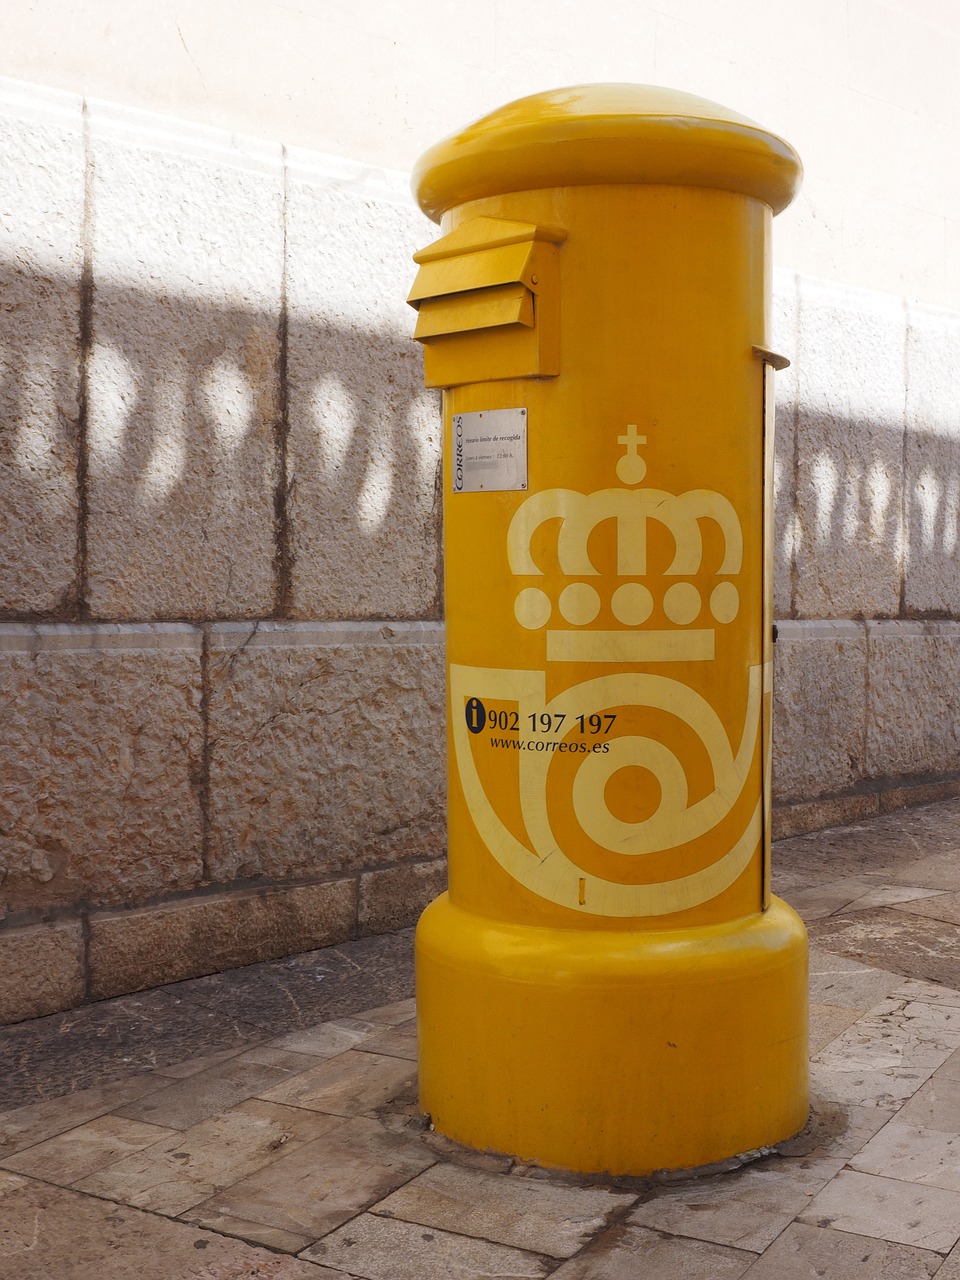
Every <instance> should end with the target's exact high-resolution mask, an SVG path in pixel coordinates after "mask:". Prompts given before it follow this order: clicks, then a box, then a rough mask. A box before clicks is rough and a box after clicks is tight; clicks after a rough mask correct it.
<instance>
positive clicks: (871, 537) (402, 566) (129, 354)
mask: <svg viewBox="0 0 960 1280" xmlns="http://www.w3.org/2000/svg"><path fill="white" fill-rule="evenodd" d="M0 296H2V297H3V299H4V307H5V309H6V313H7V314H6V317H5V318H6V324H5V326H4V328H5V335H4V337H3V340H2V343H0V412H2V414H3V421H4V425H3V431H2V435H0V476H2V483H3V492H4V503H3V508H2V515H0V519H2V552H0V556H2V580H3V588H2V593H0V611H2V612H0V616H2V617H4V618H5V619H7V620H37V619H46V620H64V621H68V620H77V619H93V620H108V621H114V620H115V621H137V620H157V619H189V620H213V619H245V618H316V619H362V618H398V619H417V618H438V617H439V616H440V610H441V601H440V561H439V555H440V553H439V536H438V535H439V525H440V493H439V448H440V440H439V420H438V419H439V415H438V402H437V398H436V397H435V396H434V395H433V394H431V393H427V392H425V391H424V390H423V388H422V378H421V371H420V370H421V366H420V353H419V349H418V348H417V346H416V345H415V344H414V343H413V342H412V341H411V340H410V339H409V338H407V337H406V336H404V335H403V334H402V333H400V332H399V331H398V330H397V329H390V328H387V327H381V328H380V329H371V328H369V327H368V326H364V325H362V324H360V323H356V324H354V323H351V322H350V321H349V319H345V320H344V321H343V322H341V323H324V322H319V321H317V319H316V318H315V317H312V316H304V315H302V314H300V313H299V312H297V311H295V310H293V311H291V312H290V313H288V312H287V310H286V308H285V307H283V306H282V307H281V311H280V314H279V316H276V315H271V314H268V313H266V312H260V311H257V310H244V309H243V308H240V307H232V308H231V307H227V306H223V305H217V304H214V303H206V302H200V301H197V300H195V299H191V298H187V297H183V296H170V295H163V296H160V295H157V296H153V295H151V294H150V293H149V292H147V291H145V290H142V289H134V288H124V287H118V286H116V285H112V284H98V285H97V287H96V289H95V290H94V289H93V288H92V286H90V285H85V286H82V287H81V288H80V289H77V288H72V287H71V286H70V285H69V284H68V283H67V282H65V281H61V280H56V279H40V278H35V277H25V276H23V275H19V274H17V273H15V272H12V271H10V270H9V269H7V270H6V271H4V272H3V273H2V274H0ZM813 319H815V317H813ZM903 333H904V330H903V328H901V344H902V342H903V341H904V338H903ZM868 340H869V333H867V335H866V338H865V341H868ZM805 345H806V346H807V347H809V348H810V352H809V359H807V358H806V357H805V354H804V348H805ZM797 346H798V348H799V350H798V352H797V353H796V365H795V370H794V372H793V373H791V375H790V376H789V379H788V380H787V381H784V382H781V383H780V384H779V395H780V403H779V407H778V422H777V444H776V450H777V484H776V489H777V531H776V548H775V550H776V572H775V580H776V603H775V613H776V614H777V616H779V617H793V618H863V617H867V618H871V617H875V618H896V617H909V618H917V617H920V618H923V617H932V618H954V617H957V616H960V557H958V555H957V545H958V537H960V525H958V520H960V515H958V513H960V432H958V431H957V430H955V429H954V427H953V424H951V423H946V424H945V423H943V422H942V421H941V420H940V419H939V417H938V414H937V412H936V408H935V407H934V409H932V410H930V409H927V410H926V411H925V409H924V403H923V394H924V393H923V389H922V388H921V389H920V390H919V391H917V390H915V391H914V392H912V393H911V390H910V388H909V385H908V389H907V392H906V413H905V416H904V413H903V411H902V406H903V404H904V393H903V391H902V390H901V391H900V392H899V396H900V404H901V414H900V416H899V418H898V417H896V416H894V414H893V413H892V412H890V411H889V409H888V406H887V404H886V402H885V401H884V399H883V397H880V398H879V399H878V406H879V408H878V413H877V416H875V417H873V418H871V417H869V415H868V412H867V410H866V409H864V408H859V409H858V408H857V406H856V405H855V404H852V403H851V397H850V396H847V397H846V399H844V396H843V394H842V390H841V392H838V393H836V394H834V395H833V399H831V396H830V395H826V396H824V395H821V394H820V390H821V387H820V384H823V385H831V386H832V385H833V384H835V383H836V381H837V379H836V376H835V375H834V373H833V372H832V371H831V370H829V369H827V370H818V369H817V368H816V357H817V351H816V344H815V343H812V342H807V340H806V338H805V336H804V330H803V329H802V328H801V330H800V334H799V338H798V341H797ZM921 355H922V352H921ZM908 356H909V346H908ZM900 358H901V363H902V355H901V357H900ZM871 359H876V357H875V356H873V357H871V356H870V355H869V354H867V355H866V356H864V361H863V363H864V365H865V370H866V372H865V374H864V376H866V377H869V375H870V360H871ZM857 363H858V362H857V359H856V353H853V359H852V364H853V366H854V367H857ZM908 363H909V361H908ZM921 363H922V361H921ZM947 369H948V372H949V366H947ZM921 372H922V370H921ZM908 373H909V370H908ZM821 374H822V377H821V376H820V375H821ZM900 376H901V377H902V376H903V375H902V369H901V374H900ZM804 380H806V384H805V381H804ZM911 395H912V399H911ZM890 398H892V399H893V400H894V401H895V399H896V392H894V394H893V396H892V397H888V399H890ZM911 406H913V407H911Z"/></svg>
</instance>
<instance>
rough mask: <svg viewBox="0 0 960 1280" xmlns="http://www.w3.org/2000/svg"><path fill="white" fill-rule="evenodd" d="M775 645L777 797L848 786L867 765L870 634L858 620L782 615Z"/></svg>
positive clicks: (807, 796)
mask: <svg viewBox="0 0 960 1280" xmlns="http://www.w3.org/2000/svg"><path fill="white" fill-rule="evenodd" d="M778 628H779V639H778V640H777V643H776V644H775V645H774V660H775V674H774V685H773V689H774V712H773V735H774V755H773V765H774V782H773V792H774V796H775V797H776V799H777V800H778V801H781V802H784V801H789V800H811V799H814V798H815V797H817V796H821V795H825V794H829V793H830V792H836V791H846V790H849V789H850V788H851V787H852V786H853V785H854V784H855V783H856V782H858V781H859V780H860V779H861V778H862V777H863V776H864V771H865V737H866V706H865V700H866V671H867V639H866V634H865V632H864V628H863V624H861V623H856V622H780V623H778Z"/></svg>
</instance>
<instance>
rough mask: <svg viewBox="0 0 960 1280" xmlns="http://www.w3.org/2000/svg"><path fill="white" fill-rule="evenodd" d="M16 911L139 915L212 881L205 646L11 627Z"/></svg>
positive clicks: (3, 798) (7, 849)
mask: <svg viewBox="0 0 960 1280" xmlns="http://www.w3.org/2000/svg"><path fill="white" fill-rule="evenodd" d="M0 684H2V688H3V695H2V697H0V757H2V762H0V775H2V776H3V779H4V785H3V787H2V789H0V832H2V833H3V834H2V835H0V881H2V893H3V896H4V898H5V899H6V900H7V906H8V907H9V909H10V910H12V911H16V910H22V909H29V908H36V907H45V906H48V905H50V904H63V903H73V902H77V901H83V902H86V903H89V904H91V905H105V904H120V903H135V902H140V901H143V899H144V898H146V897H147V896H149V895H152V894H159V893H165V892H171V891H176V890H178V889H188V888H191V887H192V886H193V885H194V884H195V883H196V882H197V881H198V880H199V879H200V876H201V856H200V850H201V813H200V799H199V779H200V769H201V760H202V749H203V734H202V730H201V722H200V634H199V632H197V631H194V630H193V628H191V627H187V626H183V625H175V624H157V625H153V626H150V625H140V626H130V627H123V628H121V627H118V626H110V625H104V626H83V627H80V626H75V627H72V626H68V625H60V626H55V625H52V624H50V625H44V626H36V627H31V626H27V625H26V624H11V625H8V626H5V627H0Z"/></svg>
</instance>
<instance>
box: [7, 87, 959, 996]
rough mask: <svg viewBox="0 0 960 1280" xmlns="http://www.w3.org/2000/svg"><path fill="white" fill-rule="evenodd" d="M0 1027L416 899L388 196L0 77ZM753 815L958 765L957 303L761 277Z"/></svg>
mask: <svg viewBox="0 0 960 1280" xmlns="http://www.w3.org/2000/svg"><path fill="white" fill-rule="evenodd" d="M0 151H2V155H3V164H2V165H0V188H2V193H0V195H2V199H0V486H2V489H0V492H2V506H0V776H2V779H3V784H2V787H0V1020H15V1019H18V1018H24V1017H31V1016H37V1015H42V1014H45V1013H50V1012H53V1011H55V1010H57V1009H61V1008H67V1007H70V1006H72V1005H76V1004H79V1003H82V1002H84V1001H87V1000H94V999H100V998H104V997H106V996H110V995H114V994H118V993H120V992H125V991H132V990H137V989H140V988H143V987H147V986H151V985H155V984H157V983H162V982H168V981H175V980H179V979H182V978H187V977H190V976H193V975H196V974H200V973H204V972H211V971H215V970H217V969H219V968H223V967H227V966H231V965H238V964H245V963H250V962H252V961H255V960H259V959H264V958H267V957H273V956H279V955H284V954H288V953H291V952H295V951H298V950H303V949H306V948H311V947H316V946H321V945H325V944H327V943H331V942H336V941H338V940H342V939H345V938H348V937H351V936H356V935H357V934H359V933H367V932H378V931H384V930H390V929H396V928H399V927H402V926H404V925H407V924H410V923H412V922H413V920H414V919H415V918H416V916H417V915H418V913H419V911H420V909H421V908H422V907H423V906H424V905H425V903H426V902H427V901H429V900H430V899H431V898H432V897H433V896H435V894H436V893H437V892H438V891H439V890H440V888H441V887H442V883H443V877H444V854H445V844H444V796H443V775H444V754H445V751H444V742H443V715H442V702H443V675H442V642H443V632H442V616H441V594H442V592H441V569H440V552H439V527H440V494H439V487H438V462H439V415H438V400H437V398H436V397H434V396H433V395H431V394H426V393H424V392H423V390H422V383H421V371H420V369H421V366H420V354H419V351H418V349H417V348H416V346H415V344H414V343H413V342H412V341H411V339H410V331H411V328H412V323H411V321H412V316H411V315H410V314H408V310H407V308H406V307H405V305H404V298H405V296H406V292H407V290H408V288H409V284H410V281H411V279H412V275H413V267H412V263H411V260H410V256H411V254H412V252H413V251H414V250H415V249H416V248H418V247H421V246H422V245H423V244H425V243H427V242H428V241H429V240H430V239H432V238H433V235H434V231H433V228H432V227H431V226H430V225H429V224H428V223H427V222H426V221H425V220H424V219H422V218H421V217H420V215H419V214H418V212H417V211H416V210H415V209H414V208H413V206H412V204H411V201H410V198H409V196H408V194H407V192H406V180H405V178H403V177H402V176H401V175H396V174H391V173H385V172H379V171H374V170H369V169H365V168H363V167H362V166H359V165H356V164H351V163H349V162H347V161H344V160H334V159H331V158H328V157H323V156H320V155H317V154H314V153H310V152H307V151H303V150H298V149H295V148H284V147H282V146H280V145H279V144H274V143H268V142H261V141H257V140H254V139H249V138H241V137H237V136H234V135H232V134H228V133H225V132H221V131H218V130H214V129H208V128H205V127H200V126H196V125H189V124H185V123H182V122H177V121H170V120H166V119H162V118H159V117H155V116H151V115H147V114H144V113H140V112H134V111H130V110H128V109H125V108H119V107H116V106H113V105H111V104H107V103H100V102H92V101H86V102H84V101H82V100H80V99H79V98H75V97H72V96H71V95H68V94H61V93H56V92H51V91H46V90H43V91H41V90H33V89H30V88H27V87H24V86H20V85H14V84H11V83H9V82H6V83H3V82H0ZM775 310H776V320H775V342H776V345H777V347H778V348H779V349H780V350H782V351H784V352H785V353H786V354H788V355H789V356H790V357H791V359H792V360H793V366H792V367H791V369H790V370H788V371H786V372H785V373H784V374H782V375H780V376H779V381H778V394H777V399H778V407H777V445H776V448H777V467H776V485H777V525H776V548H775V551H776V611H777V614H778V617H779V618H780V623H779V639H778V643H777V646H776V661H777V683H776V718H775V732H776V757H775V778H776V781H775V792H776V795H775V798H776V801H777V811H776V821H777V824H778V827H779V830H780V831H781V832H788V831H797V830H804V829H811V828H813V827H815V826H817V825H826V824H828V823H830V822H834V821H847V820H852V819H855V818H858V817H862V816H864V815H866V814H869V813H871V812H872V813H875V812H878V811H879V810H880V809H882V808H885V807H890V806H893V805H898V804H903V803H909V802H911V801H915V800H918V799H928V798H933V797H934V796H939V795H943V794H954V793H955V792H956V791H957V783H958V778H960V760H958V741H957V738H958V730H957V725H958V723H960V716H958V711H960V708H958V694H957V689H958V688H960V680H958V678H957V676H958V674H960V672H958V670H957V668H958V667H960V569H958V560H957V539H958V533H960V531H958V518H960V516H958V506H960V401H958V399H957V397H956V396H955V395H954V393H953V389H952V388H953V382H954V380H955V374H954V370H955V368H956V364H957V358H958V356H960V317H958V316H956V315H954V314H951V313H947V312H936V311H934V310H932V309H930V308H924V307H919V306H914V305H908V304H907V303H905V302H904V301H903V300H901V299H894V298H891V297H889V296H886V295H880V294H875V293H869V292H866V291H861V290H854V289H850V288H843V287H840V286H837V285H831V284H829V283H826V282H823V281H819V280H813V279H808V278H798V277H796V276H795V275H793V274H791V273H789V272H787V271H782V270H781V271H780V272H778V273H777V277H776V297H775Z"/></svg>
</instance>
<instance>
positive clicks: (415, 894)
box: [357, 858, 447, 935]
mask: <svg viewBox="0 0 960 1280" xmlns="http://www.w3.org/2000/svg"><path fill="white" fill-rule="evenodd" d="M446 887H447V860H446V858H439V859H436V860H434V861H433V862H413V863H409V862H408V863H404V865H403V866H399V867H386V868H384V869H382V870H379V871H368V872H366V873H365V874H364V875H362V876H361V877H360V902H359V908H358V912H357V919H358V921H359V925H360V933H361V935H363V934H367V933H392V932H393V931H394V930H395V929H406V928H408V927H409V926H410V925H412V924H416V923H417V920H418V918H419V916H420V912H421V911H423V909H424V908H425V907H426V906H428V905H429V904H430V903H431V902H432V901H433V900H434V898H435V897H437V895H438V894H441V893H443V891H444V889H446Z"/></svg>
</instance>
